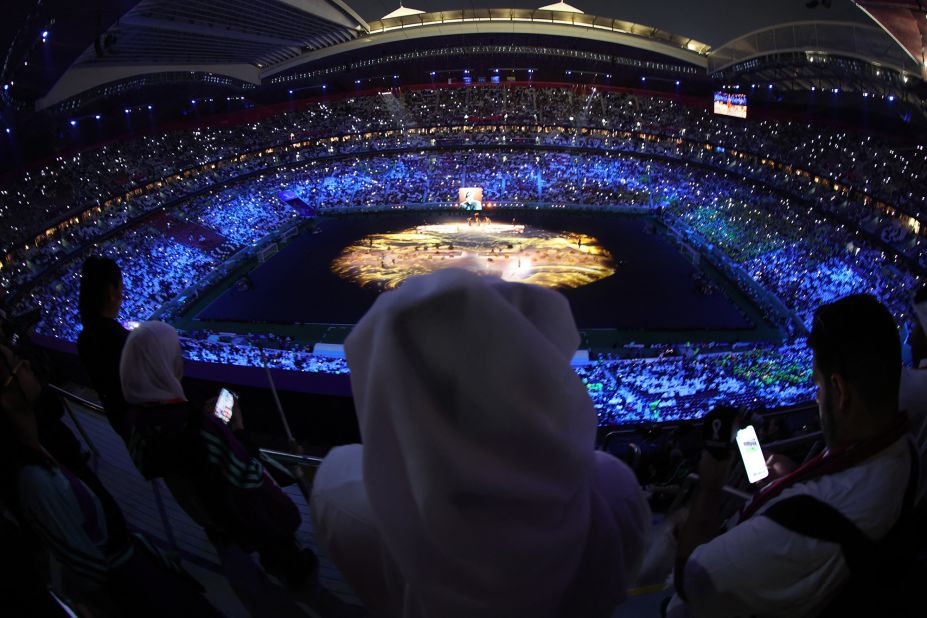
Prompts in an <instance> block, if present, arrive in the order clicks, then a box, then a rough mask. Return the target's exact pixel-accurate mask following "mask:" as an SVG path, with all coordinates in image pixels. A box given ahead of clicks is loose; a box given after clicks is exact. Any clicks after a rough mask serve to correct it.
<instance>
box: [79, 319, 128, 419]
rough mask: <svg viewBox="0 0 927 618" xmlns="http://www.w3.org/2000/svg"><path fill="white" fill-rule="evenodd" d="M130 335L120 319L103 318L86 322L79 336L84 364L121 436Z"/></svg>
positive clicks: (124, 409) (81, 357)
mask: <svg viewBox="0 0 927 618" xmlns="http://www.w3.org/2000/svg"><path fill="white" fill-rule="evenodd" d="M128 337H129V331H127V330H126V329H125V328H123V327H122V325H121V324H120V323H119V322H117V321H116V320H112V319H109V318H102V317H101V318H94V319H92V320H88V321H87V322H85V323H84V329H83V330H82V331H81V333H80V335H79V336H78V337H77V352H78V354H80V360H81V364H83V366H84V370H85V371H86V372H87V374H88V375H89V376H90V381H91V382H92V383H93V388H95V389H96V391H97V394H99V395H100V401H101V402H102V403H103V409H104V410H105V411H106V416H107V418H109V422H110V424H111V425H112V426H113V429H115V430H116V432H117V433H119V434H120V435H123V427H124V425H125V414H126V401H125V399H124V398H123V396H122V385H121V383H120V381H119V359H120V358H121V357H122V348H123V346H124V345H125V343H126V339H127V338H128Z"/></svg>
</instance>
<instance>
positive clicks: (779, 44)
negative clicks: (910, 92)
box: [708, 21, 920, 76]
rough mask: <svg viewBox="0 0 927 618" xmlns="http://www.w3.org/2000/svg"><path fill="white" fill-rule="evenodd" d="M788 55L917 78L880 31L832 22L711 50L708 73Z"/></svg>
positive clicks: (769, 31)
mask: <svg viewBox="0 0 927 618" xmlns="http://www.w3.org/2000/svg"><path fill="white" fill-rule="evenodd" d="M792 52H806V53H814V54H832V55H835V56H843V57H847V58H856V59H858V60H863V61H865V62H869V63H872V64H876V65H881V66H885V67H887V68H891V69H894V70H896V71H898V72H900V73H905V72H915V73H916V74H917V75H918V76H919V75H920V71H919V67H918V64H917V63H915V62H913V61H912V59H911V58H910V57H909V55H908V54H907V53H905V51H904V49H902V48H901V47H900V46H898V45H896V44H895V42H894V41H893V40H892V38H891V37H890V36H889V35H888V34H886V32H885V31H884V30H883V29H882V28H880V27H878V26H876V25H874V24H873V25H867V24H859V23H855V22H834V21H803V22H794V23H789V24H780V25H776V26H771V27H769V28H763V29H762V30H756V31H754V32H750V33H748V34H745V35H743V36H740V37H738V38H736V39H734V40H733V41H730V42H728V43H725V44H724V45H721V46H720V47H718V48H716V49H713V50H712V51H711V53H710V54H709V56H708V70H709V72H710V73H717V72H719V71H723V70H724V69H727V68H728V67H731V66H732V65H735V64H739V63H744V62H747V61H749V60H753V59H755V58H760V57H763V56H771V55H775V54H784V53H792Z"/></svg>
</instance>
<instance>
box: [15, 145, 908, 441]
mask: <svg viewBox="0 0 927 618" xmlns="http://www.w3.org/2000/svg"><path fill="white" fill-rule="evenodd" d="M291 170H292V171H291ZM742 171H743V170H742ZM469 184H477V185H482V186H484V187H486V194H485V199H486V200H487V201H488V202H490V203H491V202H493V201H495V200H505V201H506V202H523V203H550V204H568V205H571V206H572V207H576V208H583V209H589V208H592V209H593V210H595V209H596V208H603V207H615V206H622V205H624V206H633V207H643V208H644V209H645V210H646V211H649V212H651V213H654V214H657V215H658V216H660V217H662V218H663V221H664V223H666V225H667V227H668V228H670V229H673V230H674V231H676V232H677V233H679V234H680V236H681V237H682V238H683V239H684V240H685V241H686V242H689V243H691V244H692V245H694V246H696V247H699V248H700V249H701V250H703V251H704V252H706V254H707V253H708V252H712V253H711V255H713V256H715V257H716V258H718V259H720V260H722V265H726V266H728V268H729V269H730V273H731V276H734V277H736V276H737V273H745V274H746V276H747V277H749V279H750V280H751V281H753V282H755V283H757V284H759V286H760V287H761V288H762V289H763V290H765V291H766V292H767V293H768V294H771V295H772V296H774V297H775V298H777V299H779V300H780V301H781V302H782V303H783V304H784V306H785V308H786V309H787V310H788V311H791V312H794V313H795V314H796V315H797V316H798V320H799V322H800V323H801V324H803V326H804V327H808V326H810V322H809V320H810V316H811V313H812V312H813V310H814V309H815V308H816V307H817V306H818V305H820V304H821V303H824V302H827V301H829V300H831V299H834V298H838V297H840V296H842V295H845V294H846V293H848V292H850V291H856V290H868V291H870V292H872V293H874V294H876V295H877V297H878V298H880V299H882V300H883V302H886V303H887V304H888V305H889V307H891V308H892V309H893V311H894V312H895V314H896V316H897V318H898V319H899V320H900V321H902V322H904V321H905V320H906V319H909V318H910V316H909V315H908V314H907V313H906V310H905V302H906V301H905V299H906V297H907V295H908V294H909V293H910V291H911V290H912V289H913V288H914V287H915V286H916V285H917V283H918V281H919V278H918V277H917V276H916V275H914V274H911V273H910V272H908V271H907V270H905V269H903V268H901V267H899V266H898V265H897V264H894V263H890V259H889V256H887V255H886V254H885V253H884V252H882V251H880V250H879V249H875V248H873V247H872V246H870V245H869V244H867V242H866V240H864V239H860V238H858V237H857V235H853V234H851V233H850V232H849V230H846V229H840V227H838V226H834V227H832V228H827V227H825V226H822V225H820V224H821V223H822V220H821V219H820V215H819V214H817V213H816V212H815V211H814V210H813V209H808V208H807V207H805V206H803V205H802V204H801V202H800V201H798V199H797V198H789V197H782V196H781V195H776V194H775V193H773V192H771V191H769V190H766V189H762V188H761V187H759V186H757V185H751V184H749V183H746V182H743V181H741V182H738V181H737V180H736V179H735V178H734V177H731V176H728V175H725V174H723V173H718V172H712V171H708V170H706V169H705V168H702V167H698V166H693V165H687V164H685V163H678V162H674V161H673V160H672V159H651V158H641V157H636V156H628V155H612V154H606V155H590V154H585V155H582V156H580V155H578V154H574V153H572V152H569V151H567V152H558V151H554V152H545V151H543V150H529V151H523V150H514V149H513V150H508V149H499V150H492V151H480V150H479V148H478V147H476V146H474V147H472V148H470V149H468V150H466V151H463V152H460V153H452V152H446V151H438V152H434V153H428V152H404V153H401V154H397V155H387V154H386V153H383V154H379V155H372V156H349V157H344V158H338V159H334V160H321V161H315V160H309V161H305V162H303V163H302V164H300V165H298V166H294V167H292V168H290V169H287V168H281V169H278V170H277V171H276V172H274V173H272V174H262V175H261V176H260V177H248V178H246V179H239V180H236V181H235V182H232V183H229V184H226V185H224V187H223V188H222V189H220V190H218V191H216V190H214V189H212V190H208V191H206V192H203V191H202V188H203V187H204V186H207V185H205V184H204V183H203V181H202V180H199V181H194V184H193V185H192V187H191V191H192V192H194V193H196V191H198V190H199V193H198V194H196V195H195V197H193V198H191V199H187V200H184V199H182V198H181V199H180V200H179V201H177V202H176V203H175V205H174V206H173V207H172V208H171V209H170V210H169V212H168V218H167V229H164V228H163V226H162V228H158V227H157V226H154V225H151V224H147V225H146V224H142V225H140V226H137V227H134V228H129V229H128V230H127V231H125V232H121V233H116V234H115V235H114V236H112V237H111V238H108V240H106V241H104V242H103V243H102V244H100V245H99V246H98V247H97V248H96V251H97V252H98V253H101V254H103V255H107V256H110V257H113V258H114V259H116V260H117V261H119V262H120V264H122V266H123V269H124V272H125V278H126V290H127V297H126V303H125V304H124V306H123V313H122V314H121V315H122V317H123V319H124V320H125V321H142V320H145V319H147V318H148V317H150V316H151V315H154V314H155V313H156V311H157V310H158V309H159V307H161V306H162V305H164V304H165V303H167V302H168V301H171V300H173V299H174V298H176V297H177V296H178V295H179V294H180V293H181V292H182V291H184V290H186V289H187V288H188V287H189V286H190V285H191V284H195V283H197V282H200V281H204V280H206V277H207V275H208V274H209V273H210V272H211V271H212V270H214V269H215V268H216V267H217V266H218V265H219V264H221V263H222V262H223V260H224V257H226V255H227V253H229V252H231V251H234V250H236V249H241V248H244V247H246V246H251V245H255V243H259V242H260V239H261V238H263V237H265V236H266V235H267V234H268V233H270V232H272V231H274V230H278V229H281V228H283V227H286V226H288V225H292V223H293V222H294V221H295V220H296V219H295V213H294V211H293V210H292V209H291V208H290V207H289V206H287V205H285V204H284V203H283V202H282V201H281V200H280V199H279V198H278V197H277V194H278V193H279V192H280V191H281V190H283V189H288V190H291V191H293V192H294V193H296V194H297V195H299V196H300V197H301V198H302V199H303V200H305V201H306V202H308V203H311V204H316V205H318V206H319V209H320V210H321V211H322V212H323V213H324V212H326V211H330V212H333V213H340V214H350V213H353V212H361V211H366V210H368V209H374V210H376V209H383V208H389V207H394V206H396V205H399V206H412V205H416V204H422V205H426V206H428V207H435V208H450V207H453V205H454V203H453V202H451V201H448V200H449V199H450V198H451V196H453V195H454V194H455V193H456V189H457V188H458V187H460V186H468V185H469ZM176 190H177V191H181V190H180V189H176ZM172 196H173V194H171V195H168V196H167V197H168V198H170V197H172ZM144 197H147V198H148V201H147V202H146V203H153V201H152V200H151V198H150V197H148V196H144ZM104 212H106V211H104ZM171 221H173V222H176V223H177V224H180V223H184V222H189V223H193V224H196V225H200V226H202V229H204V230H206V231H209V232H210V233H213V234H216V235H217V236H218V237H220V238H221V239H222V240H224V241H225V242H224V243H222V244H221V245H220V246H219V247H216V248H212V249H208V248H205V247H201V246H199V244H198V243H197V242H196V241H197V240H198V239H197V238H188V239H184V238H182V237H180V238H178V237H175V236H173V235H171V234H170V233H168V232H169V230H170V226H171ZM122 222H123V219H122V218H118V217H117V218H114V219H113V220H112V223H111V225H112V226H113V227H112V229H113V230H118V226H119V225H120V224H121V223H122ZM105 225H106V224H105V223H100V222H98V221H95V222H94V223H93V224H91V225H90V227H91V229H92V230H94V229H101V228H102V229H105V228H104V227H103V226H105ZM79 229H81V227H77V228H76V230H79ZM812 230H813V233H812V232H811V231H812ZM75 233H77V232H76V231H75ZM98 233H99V232H98ZM88 234H89V236H88V237H89V238H93V237H94V235H93V234H94V232H92V231H91V232H89V233H88ZM72 238H73V237H72ZM199 240H202V237H201V238H199ZM69 242H70V243H75V244H77V243H76V241H75V240H70V241H69ZM48 246H49V247H50V248H51V249H55V248H56V247H57V246H58V245H57V244H55V243H51V244H50V245H48ZM77 246H79V245H77ZM43 250H44V246H43V247H39V248H36V249H35V251H36V252H39V253H41V252H42V251H43ZM51 255H52V256H54V252H51ZM48 259H50V258H46V263H47V262H48ZM36 262H37V263H39V264H41V262H39V261H36ZM79 263H80V262H79V260H73V259H72V260H71V261H70V262H69V264H70V265H69V266H67V267H66V268H65V272H64V275H63V276H58V277H56V278H55V279H54V280H53V281H50V282H47V283H45V284H43V285H40V286H39V287H38V288H37V289H33V290H32V292H31V293H30V295H29V297H28V298H27V300H26V302H25V303H24V306H28V305H30V304H31V305H35V306H38V307H40V308H41V309H42V311H43V313H44V319H43V321H42V322H41V323H40V325H39V327H38V328H39V332H41V333H43V334H46V335H50V336H54V337H59V338H64V339H70V340H73V339H74V338H75V337H76V335H77V323H78V322H77V320H76V315H77V312H76V308H75V306H74V300H73V299H75V298H76V290H77V287H78V285H79V277H78V269H79ZM194 287H195V286H194ZM190 296H191V297H193V296H195V294H191V295H190ZM754 300H755V301H756V302H757V304H759V305H760V306H761V307H763V308H764V310H765V312H766V313H767V317H768V318H769V319H770V320H771V321H773V322H774V323H777V324H781V325H783V326H785V327H787V332H789V333H792V334H793V335H794V334H797V333H798V332H799V330H800V327H799V328H795V327H793V326H792V325H790V324H789V320H788V317H787V316H782V315H781V311H778V309H777V307H776V306H775V303H773V302H769V301H767V299H766V298H765V296H764V295H758V296H756V297H754ZM176 314H177V311H176V309H175V310H174V313H173V315H176ZM209 339H210V333H195V334H186V333H185V334H184V349H185V352H186V354H187V356H188V358H191V359H197V360H203V361H206V362H222V363H228V364H237V365H260V364H261V363H262V362H263V361H261V358H260V354H259V353H258V352H257V350H256V348H254V347H249V346H248V345H247V344H245V343H244V342H242V343H239V344H235V345H230V344H226V343H221V342H216V341H209ZM800 348H801V346H798V347H796V346H795V345H793V344H792V343H790V342H788V341H787V342H786V344H784V345H781V346H774V347H772V348H768V349H764V350H763V351H762V354H763V355H764V358H767V361H764V362H769V363H770V364H771V365H772V367H773V368H772V369H770V371H769V372H767V374H768V375H772V376H780V375H788V376H790V377H788V378H783V379H781V380H776V379H773V380H769V379H759V378H757V377H756V376H754V375H747V374H746V373H744V372H742V371H737V370H735V369H732V367H734V368H736V367H738V366H740V365H743V366H748V365H750V364H751V363H756V362H757V359H756V357H755V356H753V355H752V354H753V353H751V352H732V353H730V354H728V355H726V356H724V358H726V359H727V362H719V361H718V362H716V361H712V360H708V358H709V357H706V360H701V359H700V360H698V361H697V362H690V360H689V359H683V358H674V359H669V360H662V361H648V362H637V363H636V364H634V365H632V366H625V365H623V364H622V362H621V361H615V362H613V363H609V362H598V363H597V364H596V366H595V367H594V368H593V369H591V370H589V369H580V371H591V372H592V373H594V374H595V375H596V376H597V377H596V378H595V379H593V380H591V381H590V384H599V385H600V386H590V394H591V395H592V397H593V399H594V400H595V401H596V405H597V407H598V409H599V415H600V422H602V423H603V424H614V423H639V422H653V421H654V420H678V419H685V418H692V417H697V416H698V415H700V414H701V413H703V412H704V410H706V409H707V408H708V407H710V405H711V404H712V403H714V402H717V401H720V400H722V399H728V400H736V401H738V402H743V403H745V404H750V405H762V406H765V407H769V408H775V407H781V406H785V405H791V404H794V403H797V402H799V401H802V400H807V399H808V398H810V395H811V392H812V387H811V384H810V380H809V378H808V376H807V375H806V374H800V375H799V377H795V376H794V375H792V374H790V373H789V372H788V371H786V370H784V369H782V368H783V367H789V366H792V365H794V364H796V363H799V364H801V362H802V360H804V359H803V356H802V354H801V349H800ZM266 360H268V362H269V363H270V364H271V366H274V367H281V368H287V369H293V370H302V371H319V372H324V373H340V372H343V371H346V368H345V366H344V365H343V363H341V362H339V361H337V360H335V361H332V360H331V359H327V358H321V357H318V356H314V355H312V354H311V353H310V352H308V351H307V350H305V349H301V350H297V349H283V350H276V349H275V350H274V352H273V354H270V355H268V356H267V357H266ZM632 369H633V371H631V370H632ZM628 373H635V374H637V375H639V376H640V378H641V381H640V383H632V382H627V381H626V382H624V383H622V384H621V385H620V386H618V385H617V383H618V382H621V379H620V377H619V376H623V375H627V374H628ZM670 375H673V378H672V379H668V376H670ZM609 376H610V377H609Z"/></svg>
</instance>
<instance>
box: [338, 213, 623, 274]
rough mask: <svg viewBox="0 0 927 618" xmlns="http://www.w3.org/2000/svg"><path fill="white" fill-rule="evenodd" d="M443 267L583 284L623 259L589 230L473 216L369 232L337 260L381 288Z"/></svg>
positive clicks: (341, 268)
mask: <svg viewBox="0 0 927 618" xmlns="http://www.w3.org/2000/svg"><path fill="white" fill-rule="evenodd" d="M442 268H464V269H466V270H470V271H472V272H475V273H477V274H481V275H494V276H497V277H501V278H502V279H504V280H506V281H516V282H521V283H531V284H535V285H541V286H544V287H549V288H578V287H582V286H584V285H588V284H590V283H593V282H595V281H599V280H601V279H604V278H606V277H610V276H612V275H613V274H615V260H614V258H613V257H612V255H611V253H609V252H608V250H607V249H605V248H604V247H602V246H601V245H600V244H599V241H598V240H597V239H596V238H594V237H592V236H589V235H587V234H581V233H576V232H567V231H556V232H555V231H551V230H546V229H543V228H539V227H533V226H530V225H522V224H516V223H496V222H490V221H488V220H486V219H482V220H477V221H476V222H474V221H473V220H472V219H471V220H470V221H467V220H462V221H459V222H449V223H441V224H435V225H419V226H416V227H412V228H408V229H405V230H402V231H400V232H388V233H378V234H369V235H367V236H364V237H363V238H361V239H359V240H357V241H355V242H353V243H352V244H350V245H348V246H347V247H345V248H344V249H343V250H342V251H341V253H340V254H339V255H338V256H337V257H336V258H335V259H334V260H333V261H332V264H331V269H332V272H334V273H335V274H337V275H338V276H340V277H342V278H343V279H346V280H348V281H352V282H354V283H356V284H357V285H359V286H361V287H375V288H378V289H381V290H389V289H393V288H395V287H397V286H399V285H400V284H401V283H402V282H403V281H405V280H406V279H407V278H409V277H412V276H415V275H424V274H427V273H430V272H434V271H436V270H440V269H442Z"/></svg>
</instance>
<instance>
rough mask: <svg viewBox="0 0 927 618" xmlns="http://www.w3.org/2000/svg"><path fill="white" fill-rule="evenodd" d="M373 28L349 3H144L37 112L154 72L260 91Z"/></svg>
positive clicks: (87, 53)
mask: <svg viewBox="0 0 927 618" xmlns="http://www.w3.org/2000/svg"><path fill="white" fill-rule="evenodd" d="M367 29H368V28H367V23H366V22H365V21H364V20H363V19H362V18H361V17H360V16H359V15H358V14H357V13H355V12H354V10H353V9H351V8H350V7H348V6H347V5H346V4H345V3H344V2H342V1H341V0H224V1H223V2H221V3H218V2H215V0H141V1H140V2H138V3H137V4H135V6H134V7H132V8H131V9H130V10H129V11H128V12H127V13H125V14H124V15H122V16H121V17H120V18H118V19H117V21H116V22H115V23H114V24H113V25H112V26H110V27H109V28H108V29H107V30H105V32H104V33H102V34H100V35H99V36H98V37H97V38H96V39H95V40H94V42H93V44H92V45H90V46H89V47H88V48H87V49H85V50H84V52H83V53H82V54H81V55H80V56H79V57H78V58H77V60H76V61H74V63H73V64H72V65H71V67H70V68H69V69H68V70H67V71H66V72H65V73H64V74H63V75H62V76H61V78H60V79H59V80H58V81H57V83H55V85H54V86H53V87H52V88H51V89H50V90H49V91H48V93H47V94H46V95H45V96H44V97H42V98H40V99H39V100H38V102H37V107H38V108H39V109H43V108H47V107H50V106H52V105H55V104H56V103H59V102H61V101H63V100H65V99H67V98H69V97H72V96H74V95H76V94H79V93H80V92H83V91H86V90H89V89H91V88H94V87H96V86H99V85H101V84H105V83H109V82H114V81H119V80H124V79H128V78H131V77H135V76H139V75H145V74H152V73H169V72H177V71H189V72H195V73H202V74H214V75H225V76H229V77H232V78H235V79H238V80H241V81H243V82H250V83H253V84H260V81H261V70H262V69H263V68H265V67H268V66H272V65H275V64H278V63H280V62H282V61H285V60H287V59H290V58H294V57H297V56H299V55H300V54H302V53H304V52H307V51H312V50H317V49H321V48H328V47H332V46H336V45H338V44H339V43H344V42H346V41H350V40H352V39H354V38H356V37H357V36H359V35H361V34H362V33H364V32H366V31H367Z"/></svg>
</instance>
